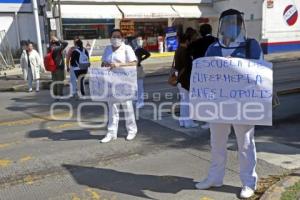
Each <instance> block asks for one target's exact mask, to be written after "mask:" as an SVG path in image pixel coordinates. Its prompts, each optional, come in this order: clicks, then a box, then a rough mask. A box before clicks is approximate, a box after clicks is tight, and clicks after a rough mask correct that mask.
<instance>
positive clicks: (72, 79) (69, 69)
mask: <svg viewBox="0 0 300 200" xmlns="http://www.w3.org/2000/svg"><path fill="white" fill-rule="evenodd" d="M78 39H79V37H77V36H76V37H74V40H73V46H72V47H71V48H69V50H68V52H67V55H66V65H67V72H69V73H70V84H71V86H72V96H73V97H76V95H77V78H76V75H75V72H74V68H72V67H70V61H71V56H72V53H73V51H74V50H75V49H76V44H75V43H76V41H77V40H78Z"/></svg>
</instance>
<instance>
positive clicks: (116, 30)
mask: <svg viewBox="0 0 300 200" xmlns="http://www.w3.org/2000/svg"><path fill="white" fill-rule="evenodd" d="M114 32H119V33H120V34H121V36H122V37H123V33H122V31H121V29H113V30H112V31H111V32H110V37H112V35H113V33H114Z"/></svg>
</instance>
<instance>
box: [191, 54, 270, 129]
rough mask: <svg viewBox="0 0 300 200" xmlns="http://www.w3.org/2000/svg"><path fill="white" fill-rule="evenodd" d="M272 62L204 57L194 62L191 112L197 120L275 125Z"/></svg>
mask: <svg viewBox="0 0 300 200" xmlns="http://www.w3.org/2000/svg"><path fill="white" fill-rule="evenodd" d="M272 95H273V70H272V63H270V62H266V61H259V60H246V59H242V58H224V57H204V58H199V59H197V60H195V61H194V62H193V70H192V74H191V80H190V104H191V105H190V107H191V108H190V112H191V117H192V118H193V119H195V120H199V121H206V122H216V123H230V124H247V125H267V126H271V125H272Z"/></svg>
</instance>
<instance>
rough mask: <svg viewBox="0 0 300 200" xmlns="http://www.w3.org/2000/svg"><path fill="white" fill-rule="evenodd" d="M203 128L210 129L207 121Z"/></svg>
mask: <svg viewBox="0 0 300 200" xmlns="http://www.w3.org/2000/svg"><path fill="white" fill-rule="evenodd" d="M201 128H202V129H209V124H208V123H205V124H203V125H201Z"/></svg>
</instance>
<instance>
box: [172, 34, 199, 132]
mask: <svg viewBox="0 0 300 200" xmlns="http://www.w3.org/2000/svg"><path fill="white" fill-rule="evenodd" d="M178 40H179V47H178V49H177V50H176V52H175V69H176V70H177V72H178V84H177V87H178V89H179V94H180V118H179V125H180V126H181V127H184V128H193V127H197V126H198V124H196V123H194V121H193V120H191V119H190V118H189V115H190V112H189V106H188V104H189V89H190V77H191V71H192V59H191V57H190V55H189V52H188V49H187V46H188V44H189V37H188V36H187V35H180V36H179V37H178Z"/></svg>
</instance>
